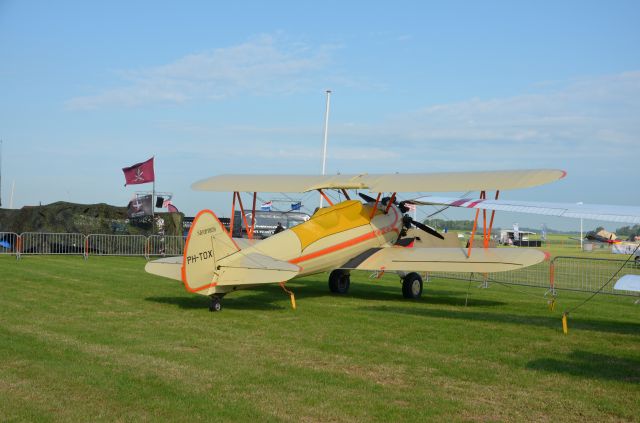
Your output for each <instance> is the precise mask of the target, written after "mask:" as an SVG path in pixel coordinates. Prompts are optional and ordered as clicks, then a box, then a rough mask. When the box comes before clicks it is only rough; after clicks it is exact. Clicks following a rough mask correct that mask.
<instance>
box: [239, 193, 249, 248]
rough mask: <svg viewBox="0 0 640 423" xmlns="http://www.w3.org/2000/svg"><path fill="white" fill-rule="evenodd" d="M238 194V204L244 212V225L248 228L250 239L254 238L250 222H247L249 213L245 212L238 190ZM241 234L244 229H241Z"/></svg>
mask: <svg viewBox="0 0 640 423" xmlns="http://www.w3.org/2000/svg"><path fill="white" fill-rule="evenodd" d="M236 195H237V196H238V204H239V205H240V213H241V214H242V221H243V222H244V227H245V228H246V229H247V236H248V237H249V239H253V234H252V233H251V230H250V228H249V224H248V222H247V214H246V213H245V212H244V207H243V206H242V198H240V193H239V192H236ZM240 234H242V231H240Z"/></svg>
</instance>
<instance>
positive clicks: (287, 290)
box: [279, 282, 296, 310]
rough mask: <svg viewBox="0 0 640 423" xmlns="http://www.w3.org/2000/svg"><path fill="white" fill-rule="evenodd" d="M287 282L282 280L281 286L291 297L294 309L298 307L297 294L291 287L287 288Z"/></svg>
mask: <svg viewBox="0 0 640 423" xmlns="http://www.w3.org/2000/svg"><path fill="white" fill-rule="evenodd" d="M284 284H285V282H280V284H279V285H280V288H282V290H283V291H284V292H286V293H287V294H289V299H291V308H292V309H294V310H295V309H296V296H295V295H293V291H291V290H290V289H287V287H285V286H284Z"/></svg>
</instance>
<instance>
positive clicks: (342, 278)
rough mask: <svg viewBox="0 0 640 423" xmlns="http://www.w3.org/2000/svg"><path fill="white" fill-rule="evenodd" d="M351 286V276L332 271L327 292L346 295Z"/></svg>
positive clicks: (338, 270)
mask: <svg viewBox="0 0 640 423" xmlns="http://www.w3.org/2000/svg"><path fill="white" fill-rule="evenodd" d="M349 285H351V276H350V275H349V272H346V271H344V270H340V269H337V270H334V271H333V272H331V274H330V275H329V290H330V291H331V292H333V293H334V294H346V293H347V292H349Z"/></svg>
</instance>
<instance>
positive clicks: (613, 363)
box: [526, 350, 640, 384]
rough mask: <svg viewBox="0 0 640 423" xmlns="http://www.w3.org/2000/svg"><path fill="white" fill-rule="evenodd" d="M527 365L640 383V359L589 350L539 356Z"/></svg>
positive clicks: (554, 371)
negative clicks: (561, 355)
mask: <svg viewBox="0 0 640 423" xmlns="http://www.w3.org/2000/svg"><path fill="white" fill-rule="evenodd" d="M526 367H527V369H530V370H538V371H543V372H550V373H551V372H552V373H565V374H568V375H571V376H581V377H588V378H599V379H608V380H617V381H620V382H628V383H633V384H640V360H638V359H633V358H622V357H615V356H612V355H607V354H596V353H592V352H588V351H581V350H576V351H572V352H570V353H569V354H567V355H566V356H564V357H557V356H554V357H553V358H539V359H537V360H532V361H530V362H528V363H527V365H526Z"/></svg>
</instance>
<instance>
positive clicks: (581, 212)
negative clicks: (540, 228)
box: [408, 197, 640, 223]
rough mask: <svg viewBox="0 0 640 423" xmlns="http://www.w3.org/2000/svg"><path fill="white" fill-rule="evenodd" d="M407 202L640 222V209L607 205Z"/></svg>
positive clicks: (427, 199) (468, 200)
mask: <svg viewBox="0 0 640 423" xmlns="http://www.w3.org/2000/svg"><path fill="white" fill-rule="evenodd" d="M408 203H412V204H417V205H437V206H449V207H462V208H468V209H482V210H498V211H507V212H518V213H529V214H544V215H548V216H560V217H570V218H578V219H579V218H583V219H594V220H606V221H609V222H627V223H640V207H634V206H611V205H605V204H580V203H546V202H536V201H511V200H489V199H486V200H483V199H479V198H477V199H473V198H450V197H421V198H418V199H416V200H411V201H408Z"/></svg>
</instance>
